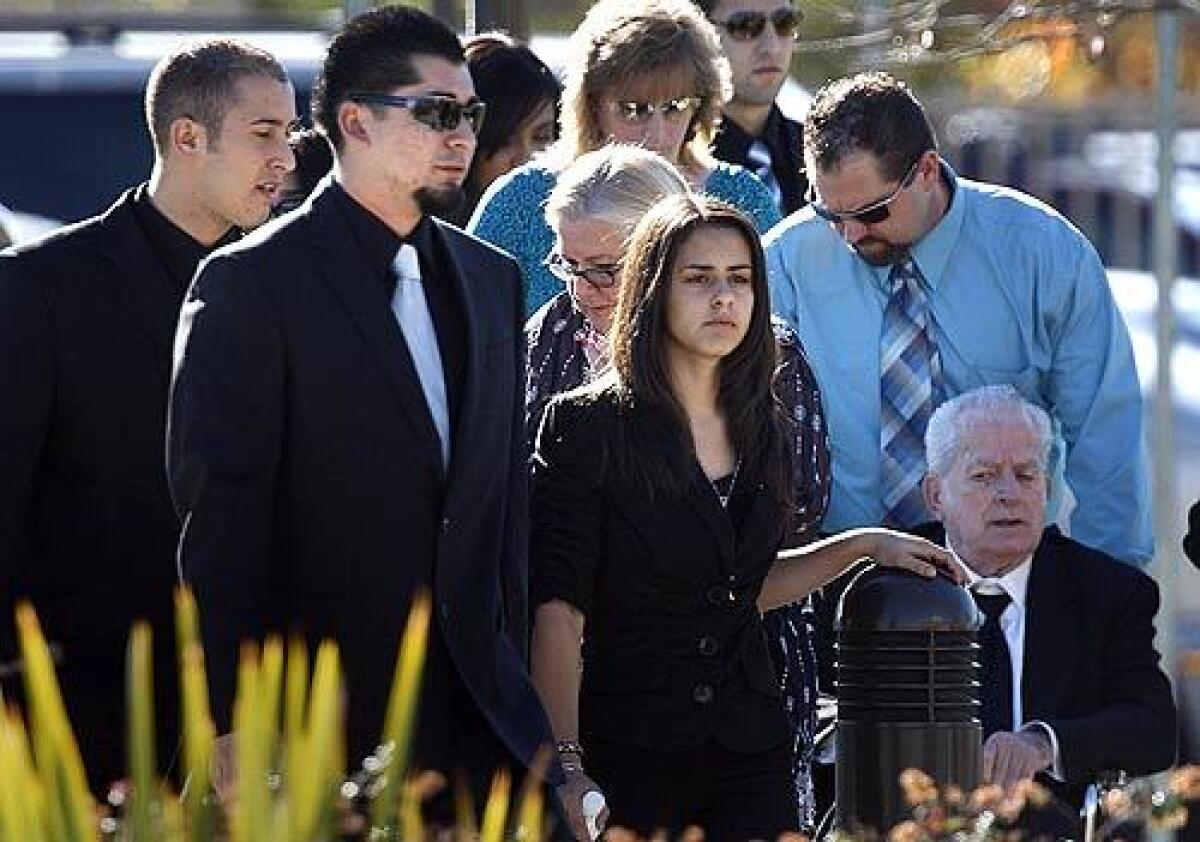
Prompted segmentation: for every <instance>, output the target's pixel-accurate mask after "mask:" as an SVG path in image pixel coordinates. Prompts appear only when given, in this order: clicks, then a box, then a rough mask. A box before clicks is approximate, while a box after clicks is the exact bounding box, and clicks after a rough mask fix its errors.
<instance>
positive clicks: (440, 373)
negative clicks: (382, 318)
mask: <svg viewBox="0 0 1200 842" xmlns="http://www.w3.org/2000/svg"><path fill="white" fill-rule="evenodd" d="M392 270H393V271H394V272H395V273H396V294H395V295H393V296H392V312H393V313H395V315H396V321H397V322H399V323H400V330H401V331H403V333H404V341H405V342H406V343H407V344H408V353H409V354H410V355H411V356H412V361H413V365H414V366H415V367H416V369H417V377H418V378H420V380H421V390H422V391H423V392H425V403H426V404H428V406H429V414H430V415H431V416H433V425H434V426H435V427H437V432H438V438H440V439H441V441H442V467H443V468H446V467H448V466H449V464H450V408H449V405H448V403H447V401H446V375H445V371H444V370H443V369H442V352H441V350H440V349H439V348H438V341H437V332H436V331H435V330H434V328H433V318H432V317H431V316H430V315H429V303H428V302H427V301H426V300H425V285H424V284H423V283H421V263H420V261H419V260H418V259H417V250H416V249H415V248H413V247H412V246H410V245H408V244H405V245H403V246H401V247H400V251H399V252H397V253H396V259H395V260H394V261H392Z"/></svg>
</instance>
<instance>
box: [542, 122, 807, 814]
mask: <svg viewBox="0 0 1200 842" xmlns="http://www.w3.org/2000/svg"><path fill="white" fill-rule="evenodd" d="M689 192H690V191H689V188H688V186H687V184H686V183H685V182H684V180H683V178H682V177H681V176H680V175H679V171H678V170H677V169H676V168H675V167H673V166H672V165H671V164H670V163H668V162H667V161H666V159H664V158H663V157H662V156H661V155H657V154H655V153H653V152H649V151H647V150H644V149H640V148H638V147H635V146H624V145H610V146H606V147H604V148H602V149H599V150H597V151H595V152H588V153H586V154H584V155H581V156H580V157H579V158H578V159H576V161H575V162H574V163H573V164H572V165H571V166H569V167H567V169H566V170H564V171H563V172H562V173H561V174H560V175H559V177H558V179H557V183H556V185H555V187H554V190H553V191H552V192H551V194H550V198H549V199H548V200H547V202H546V221H547V223H548V225H549V227H550V229H551V230H552V231H553V240H554V245H553V250H552V252H551V255H550V258H549V260H548V265H549V266H550V268H551V269H552V271H554V273H555V274H556V275H557V276H558V277H560V278H561V279H562V282H563V284H564V285H565V286H566V290H565V291H563V292H561V293H559V294H558V295H556V296H555V297H554V298H552V299H551V300H550V301H549V302H547V303H546V304H545V305H543V306H542V307H541V308H540V309H539V310H538V312H537V313H535V314H534V315H533V316H532V317H530V319H529V321H528V323H527V324H526V326H525V339H526V347H527V352H528V373H527V380H526V391H525V410H526V421H527V424H528V429H529V437H530V441H531V443H532V441H533V440H534V438H535V437H536V435H537V427H538V424H539V422H540V420H541V416H542V412H543V410H544V409H545V407H546V404H547V403H548V402H549V401H550V399H551V398H553V397H554V396H555V395H558V394H562V393H563V392H566V391H570V390H572V389H575V388H577V387H579V386H582V385H584V384H585V383H589V382H591V381H592V380H593V379H594V378H595V377H597V376H598V375H600V374H602V373H604V372H605V371H607V369H608V366H609V353H608V333H609V332H610V328H611V326H612V316H613V309H614V305H615V304H616V300H617V295H618V293H619V291H620V281H621V269H622V264H623V262H624V261H623V258H624V255H625V252H626V247H627V243H628V239H629V236H630V234H631V233H632V232H633V229H634V227H635V226H636V224H637V222H638V221H639V220H640V219H641V218H642V217H643V216H644V215H645V214H646V213H647V212H648V211H649V210H650V209H651V208H652V207H653V206H654V205H655V204H657V203H658V202H659V201H660V200H662V199H663V198H665V197H668V196H680V195H686V194H688V193H689ZM772 327H773V328H774V331H775V338H776V340H777V343H778V354H777V359H778V360H779V370H778V372H777V375H776V381H775V394H777V395H778V396H779V399H780V401H781V402H782V403H783V404H784V406H785V408H786V410H787V412H788V414H789V415H790V416H791V418H792V420H793V424H792V430H793V431H794V440H793V441H792V452H793V459H792V467H793V470H794V475H793V483H792V485H793V494H792V503H793V507H794V515H793V517H792V518H791V520H790V524H791V529H792V531H791V532H790V534H788V535H786V536H785V538H784V546H785V547H795V546H802V545H803V544H806V543H808V542H809V541H811V540H812V539H813V538H815V537H816V529H817V526H818V525H819V523H820V521H821V518H822V516H823V515H824V513H825V508H826V505H827V504H828V501H829V446H828V442H827V439H826V435H825V425H824V414H823V413H822V411H821V398H820V394H819V393H818V391H817V383H816V379H815V377H814V376H813V373H812V370H811V369H810V368H809V367H808V363H807V361H806V360H805V358H804V353H803V351H802V349H801V347H800V343H799V341H798V340H797V339H796V337H795V334H794V333H792V331H791V329H790V328H788V327H787V326H786V325H785V324H784V323H783V322H781V321H777V320H776V321H774V322H773V324H772ZM764 624H765V628H766V630H767V632H768V639H769V643H770V645H769V650H770V652H771V655H772V659H773V661H774V663H775V666H776V669H777V673H778V675H777V677H778V679H779V683H780V688H781V690H782V694H783V698H784V703H785V705H786V707H787V713H788V719H789V723H790V724H791V726H792V739H793V745H792V749H793V754H792V757H793V764H792V773H793V781H794V784H795V791H796V799H797V819H796V823H797V826H798V827H803V828H811V827H812V826H813V824H814V816H813V798H812V786H811V774H810V768H811V763H810V761H811V752H812V744H813V732H814V730H815V725H816V675H817V673H816V663H815V654H814V647H813V640H812V635H813V634H814V629H813V617H812V612H811V610H810V607H809V601H808V600H805V601H804V602H801V603H797V604H794V605H790V606H786V607H784V608H779V609H776V610H774V611H771V612H768V613H767V614H766V615H765V617H764Z"/></svg>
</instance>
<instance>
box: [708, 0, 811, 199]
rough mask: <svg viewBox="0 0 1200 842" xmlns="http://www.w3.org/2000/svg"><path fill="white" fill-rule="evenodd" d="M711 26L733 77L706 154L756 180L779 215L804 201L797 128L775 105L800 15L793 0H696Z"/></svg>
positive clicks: (805, 183) (805, 186)
mask: <svg viewBox="0 0 1200 842" xmlns="http://www.w3.org/2000/svg"><path fill="white" fill-rule="evenodd" d="M696 4H697V5H698V6H700V8H701V10H702V11H703V12H704V13H705V14H706V15H707V16H708V18H709V19H710V20H711V21H712V22H713V24H714V25H715V26H716V27H717V31H718V32H719V33H720V35H721V51H722V52H723V53H724V54H725V57H726V58H727V59H728V60H729V68H730V71H731V72H732V75H733V99H731V100H729V102H727V103H725V107H724V110H723V113H722V115H721V127H720V130H719V131H718V132H717V137H716V140H715V141H714V142H713V154H714V155H716V157H717V158H719V159H720V160H722V161H728V162H729V163H731V164H740V165H741V166H743V167H745V168H746V169H748V170H750V172H752V173H754V174H755V175H757V176H758V177H759V178H760V179H762V181H763V183H764V184H766V185H767V188H768V189H769V190H770V191H771V193H772V194H773V195H774V196H775V203H776V204H777V205H779V211H780V213H782V214H783V215H784V216H787V215H788V214H789V213H792V212H793V211H795V210H797V209H799V208H801V207H803V206H804V203H805V198H804V194H805V192H806V191H807V190H808V181H807V180H805V178H804V155H803V148H802V147H803V141H804V137H803V126H801V125H800V123H798V122H797V121H795V120H792V119H791V118H789V117H785V116H784V114H783V111H781V110H780V108H779V106H778V105H777V104H776V102H775V98H776V97H777V96H779V91H780V89H781V88H782V87H783V83H784V82H785V81H786V80H787V76H788V69H789V67H790V66H791V63H792V49H793V46H794V44H795V41H796V36H797V35H798V34H799V32H800V20H801V18H802V15H801V14H800V9H798V8H797V7H796V5H795V4H794V2H793V0H696Z"/></svg>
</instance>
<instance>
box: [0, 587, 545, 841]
mask: <svg viewBox="0 0 1200 842" xmlns="http://www.w3.org/2000/svg"><path fill="white" fill-rule="evenodd" d="M429 610H430V609H429V599H428V597H427V595H421V596H418V598H417V599H416V600H414V603H413V607H412V611H411V613H410V615H409V619H408V625H407V628H406V629H405V632H404V637H403V640H402V642H401V646H400V651H399V655H398V657H397V662H396V672H395V677H394V680H393V685H392V690H391V695H390V698H389V704H388V711H387V718H386V721H385V724H384V734H383V739H382V741H381V744H380V746H379V748H378V750H377V751H376V752H375V753H374V754H373V755H372V756H371V757H369V758H367V760H366V761H364V763H363V768H362V771H360V772H359V773H358V774H356V775H355V777H354V778H353V779H351V780H349V781H347V780H346V779H345V761H344V757H345V744H344V739H343V734H342V727H341V726H342V716H343V708H342V703H343V699H342V684H341V674H340V665H339V658H338V650H337V647H336V646H335V645H334V644H333V643H331V642H328V641H327V642H325V643H322V644H321V645H320V647H319V648H318V649H317V653H316V658H315V659H314V661H313V663H312V665H311V672H310V665H309V662H308V654H309V653H308V650H307V648H306V646H305V644H304V643H303V641H300V640H292V641H291V642H290V643H289V644H288V646H287V652H286V657H285V652H284V645H283V642H282V641H281V640H280V639H279V638H277V637H271V638H268V639H267V640H266V641H265V642H264V643H263V644H262V645H261V646H259V645H257V644H252V643H247V644H245V645H244V646H243V649H242V653H241V658H240V661H239V667H238V692H237V700H236V702H235V705H234V717H233V718H234V748H233V754H234V763H235V767H236V769H237V771H238V783H237V789H236V797H234V798H231V799H229V800H228V802H227V803H225V804H221V803H219V802H218V799H217V798H216V797H215V794H214V793H213V791H212V775H211V768H212V762H213V757H214V752H215V746H216V732H215V730H214V727H213V722H212V717H211V715H210V711H209V707H208V689H207V680H206V677H205V670H204V653H203V649H202V648H201V644H200V637H199V621H198V617H197V610H196V604H195V601H194V599H193V598H192V596H191V594H190V592H188V591H186V590H180V591H179V592H178V593H177V595H176V643H177V648H178V653H179V665H180V690H181V706H180V707H181V719H182V721H181V726H182V727H181V735H182V762H183V772H184V781H185V783H184V786H183V792H182V793H181V794H176V793H175V792H173V791H172V789H171V787H170V786H169V785H168V784H167V783H166V782H164V781H160V780H158V779H157V778H156V768H157V767H156V764H155V746H154V705H153V675H152V673H151V644H152V641H151V633H150V628H149V626H147V625H145V624H137V625H135V626H134V629H133V631H132V634H131V635H130V639H129V651H128V660H127V664H128V668H127V718H128V721H127V733H128V737H129V738H128V743H127V746H128V756H127V769H128V775H129V776H128V779H127V780H126V781H124V782H122V783H121V784H118V785H117V786H115V787H114V789H113V794H112V795H111V796H110V802H111V804H112V807H113V810H112V811H111V813H110V812H106V811H105V810H102V809H101V808H100V807H99V806H98V805H97V804H96V803H95V801H94V800H93V798H92V796H91V794H90V791H89V789H88V785H87V781H86V779H85V776H84V771H83V763H82V760H81V758H80V755H79V749H78V746H77V744H76V742H75V738H74V736H73V734H72V731H71V726H70V723H69V721H68V718H67V712H66V708H65V705H64V703H63V698H62V693H61V691H60V689H59V685H58V681H57V679H56V677H55V674H54V669H53V666H52V661H51V657H50V651H49V648H48V647H47V645H46V640H45V637H44V636H43V634H42V631H41V628H40V626H39V624H38V621H37V616H36V615H35V613H34V611H33V609H32V607H30V606H28V605H22V606H21V607H20V608H18V610H17V628H18V634H19V637H20V644H21V656H22V661H23V664H24V670H23V671H24V676H25V696H26V704H25V710H26V716H25V717H22V715H21V713H20V712H19V711H18V709H17V707H16V706H15V705H10V704H8V703H7V700H3V699H2V697H0V702H3V705H2V707H3V710H2V712H0V713H2V715H0V842H9V840H12V842H18V840H19V842H99V840H101V839H105V840H114V842H213V840H226V839H228V840H230V842H324V840H343V842H354V840H362V841H363V842H367V841H368V840H369V842H389V840H420V839H424V838H426V837H427V836H428V835H430V834H431V833H432V831H428V832H427V830H426V828H424V827H423V825H422V820H421V802H422V800H423V799H424V798H426V797H428V796H429V795H430V794H432V792H434V791H435V790H437V789H438V788H439V787H440V786H441V784H442V782H440V781H438V780H436V779H435V778H436V776H433V777H431V776H430V775H428V774H425V775H421V774H414V770H411V769H410V767H409V762H410V756H411V746H412V734H413V728H414V726H415V722H416V711H417V704H418V696H419V692H420V686H421V674H422V670H423V667H424V659H425V648H426V641H427V638H428V629H429ZM535 772H536V770H535ZM535 777H536V776H535V775H531V776H530V780H531V781H532V780H534V778H535ZM510 786H511V784H510V778H509V777H508V775H507V774H505V773H500V774H498V775H497V777H496V780H495V782H494V785H493V788H492V792H491V795H490V797H489V798H488V802H487V804H486V805H485V806H484V812H483V820H482V823H481V825H480V827H481V828H482V830H481V831H475V827H476V823H475V817H474V815H473V810H472V807H471V804H470V796H469V795H465V796H460V797H459V799H458V803H459V804H460V809H459V812H460V817H459V828H460V830H461V831H464V834H461V835H464V838H465V836H466V835H470V836H471V837H472V838H474V839H479V840H481V842H501V840H504V839H507V838H515V839H520V840H522V842H525V841H526V840H528V842H538V840H540V839H542V838H543V829H542V827H543V812H544V804H543V803H542V789H543V788H542V787H541V786H539V785H536V784H532V785H527V786H526V788H525V789H524V790H523V792H522V794H521V798H520V801H519V804H518V805H517V806H516V808H515V809H513V810H510V804H511V801H512V799H511V798H510Z"/></svg>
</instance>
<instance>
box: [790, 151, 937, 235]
mask: <svg viewBox="0 0 1200 842" xmlns="http://www.w3.org/2000/svg"><path fill="white" fill-rule="evenodd" d="M922 155H924V153H922ZM920 163H921V159H920V158H917V160H915V161H913V163H912V166H911V167H909V168H908V172H907V173H906V174H905V176H904V178H903V179H901V180H900V183H899V184H897V185H896V189H895V190H893V191H892V192H891V193H888V194H887V195H886V196H884V197H883V198H882V199H880V200H879V201H877V202H871V204H869V205H865V206H863V207H861V208H859V209H858V210H856V211H847V212H846V213H840V212H838V211H831V210H830V209H829V208H827V207H825V206H824V205H823V204H821V203H820V202H818V201H817V194H816V192H815V191H814V190H813V185H812V184H809V185H808V196H807V197H806V198H807V200H808V204H809V207H811V208H812V209H813V213H815V214H816V215H817V216H819V217H821V219H824V220H825V221H826V222H832V223H833V224H834V225H839V224H841V223H843V222H858V223H861V224H863V225H875V224H876V223H879V222H883V221H884V220H885V219H887V218H888V217H889V216H891V215H892V212H891V209H890V208H889V207H888V206H889V205H890V204H891V203H892V202H894V201H896V199H897V198H898V197H899V196H900V194H901V193H902V192H903V191H905V190H907V189H908V188H909V187H911V186H912V183H913V180H914V179H915V178H916V177H917V165H918V164H920Z"/></svg>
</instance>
